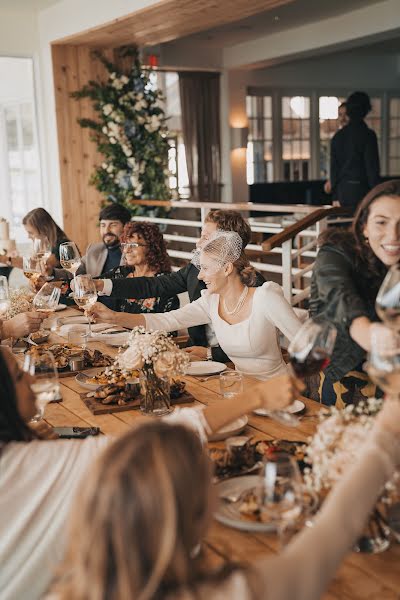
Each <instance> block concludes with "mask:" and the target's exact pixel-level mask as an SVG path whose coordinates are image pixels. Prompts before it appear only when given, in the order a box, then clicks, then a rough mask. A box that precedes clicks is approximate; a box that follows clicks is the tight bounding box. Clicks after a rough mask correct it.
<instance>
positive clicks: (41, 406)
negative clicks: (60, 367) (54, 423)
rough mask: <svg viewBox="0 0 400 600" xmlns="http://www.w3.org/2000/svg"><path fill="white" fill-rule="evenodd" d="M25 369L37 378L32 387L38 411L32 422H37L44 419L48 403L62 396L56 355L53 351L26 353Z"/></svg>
mask: <svg viewBox="0 0 400 600" xmlns="http://www.w3.org/2000/svg"><path fill="white" fill-rule="evenodd" d="M23 369H24V371H26V372H27V373H29V374H30V375H32V376H33V377H34V378H35V380H34V382H33V383H31V389H32V391H33V393H34V394H35V402H36V408H37V413H36V414H35V415H34V416H33V417H32V419H31V422H33V423H37V422H38V421H40V420H41V419H43V415H44V410H45V408H46V405H47V404H48V403H49V402H55V401H58V400H60V398H61V395H60V384H59V381H58V372H57V368H56V364H55V360H54V356H53V354H52V353H51V352H43V353H42V354H40V355H39V354H25V357H24V363H23Z"/></svg>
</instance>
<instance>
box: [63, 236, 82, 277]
mask: <svg viewBox="0 0 400 600" xmlns="http://www.w3.org/2000/svg"><path fill="white" fill-rule="evenodd" d="M60 263H61V266H62V267H63V269H66V270H67V271H69V272H70V273H72V275H73V276H74V277H75V275H76V272H77V270H78V269H79V266H80V264H81V255H80V253H79V250H78V248H77V246H76V244H75V243H74V242H64V243H63V244H60Z"/></svg>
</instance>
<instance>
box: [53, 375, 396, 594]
mask: <svg viewBox="0 0 400 600" xmlns="http://www.w3.org/2000/svg"><path fill="white" fill-rule="evenodd" d="M264 385H265V384H264ZM399 461H400V405H399V403H398V402H396V401H390V400H388V401H387V402H386V403H385V406H384V408H383V410H382V413H381V415H379V417H378V420H377V423H376V425H375V428H374V430H373V431H372V432H371V436H370V438H369V440H368V442H367V443H366V445H365V446H363V447H362V448H360V458H359V460H358V461H356V464H355V465H354V466H353V467H351V468H350V470H349V471H348V472H347V473H346V474H345V475H344V477H343V480H342V481H341V482H340V484H339V485H338V486H337V488H336V489H334V490H333V491H332V492H331V494H330V496H329V497H328V499H327V500H326V501H325V503H324V506H323V508H322V510H321V512H320V513H319V515H318V516H317V517H316V519H315V523H314V527H312V528H308V527H306V528H305V530H304V531H303V532H302V533H300V534H299V535H298V536H297V537H296V538H294V540H293V542H292V543H291V544H289V545H288V546H287V547H286V549H285V551H284V552H283V553H282V554H281V555H280V556H277V557H273V558H271V557H270V556H269V557H268V556H267V557H265V558H260V559H259V560H258V561H257V562H254V563H253V564H251V565H247V566H244V565H237V564H233V563H231V562H227V563H226V564H225V565H224V566H223V567H222V568H219V569H215V568H213V567H211V566H210V565H209V564H208V563H207V561H206V559H205V557H204V554H203V552H202V551H201V550H200V553H199V551H198V549H199V544H200V548H201V543H202V540H203V539H204V538H205V537H206V536H207V531H208V528H209V526H210V524H211V520H212V514H213V510H214V507H215V502H216V498H215V492H214V488H213V486H212V483H211V476H212V469H211V467H210V461H209V459H208V457H207V455H206V454H205V452H204V451H203V449H202V447H201V444H200V442H199V441H198V439H197V438H196V436H195V434H194V433H193V432H191V431H189V430H187V429H186V428H184V427H182V426H181V425H171V424H166V423H164V422H161V421H152V422H149V423H146V424H143V425H141V426H140V427H138V429H136V430H134V431H131V432H128V433H127V434H125V435H124V436H123V437H122V438H120V439H118V440H117V441H116V442H115V443H114V444H113V445H112V446H110V447H109V448H108V449H107V450H106V452H105V453H104V455H103V456H102V457H101V459H100V460H99V461H98V462H97V464H96V465H94V466H93V468H92V469H91V471H90V473H89V474H88V475H87V477H86V479H85V486H84V487H83V489H82V491H81V493H80V495H79V501H77V502H76V504H75V509H74V511H73V516H72V524H71V527H70V531H69V544H68V550H67V554H66V561H65V564H64V567H63V569H62V571H61V575H60V581H59V586H58V594H57V595H56V597H57V600H70V599H71V598H73V599H74V600H98V599H99V598H102V599H103V598H104V599H107V600H126V599H127V598H129V600H161V599H162V600H164V599H165V600H173V599H176V600H178V599H179V600H186V599H188V600H189V599H192V598H196V599H197V600H205V599H208V600H217V599H218V600H222V599H225V598H229V600H292V599H293V598H296V600H317V599H318V598H320V597H321V595H322V593H323V592H324V590H325V589H326V587H327V585H328V583H329V581H330V579H331V578H332V577H333V575H334V573H335V571H336V569H337V567H338V566H339V564H340V562H341V560H342V559H343V557H344V556H345V554H346V553H347V552H348V550H349V549H350V547H351V545H352V543H354V542H355V540H356V539H357V537H358V536H359V535H360V534H361V531H362V528H363V525H364V522H365V520H366V519H367V517H368V515H369V513H370V511H371V509H372V507H373V506H374V504H375V502H376V499H377V496H378V494H379V493H380V490H381V487H382V485H383V484H384V482H385V481H386V480H387V479H388V478H389V477H390V475H391V474H392V473H393V472H394V470H395V467H396V465H397V464H399ZM327 540H329V543H327ZM203 548H204V547H203Z"/></svg>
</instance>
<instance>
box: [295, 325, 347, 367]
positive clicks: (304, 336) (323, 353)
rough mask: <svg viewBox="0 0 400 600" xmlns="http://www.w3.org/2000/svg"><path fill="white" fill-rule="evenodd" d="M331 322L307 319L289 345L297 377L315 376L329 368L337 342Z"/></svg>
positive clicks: (334, 328)
mask: <svg viewBox="0 0 400 600" xmlns="http://www.w3.org/2000/svg"><path fill="white" fill-rule="evenodd" d="M336 333H337V332H336V327H335V326H334V325H333V324H332V323H330V322H329V321H318V322H317V321H314V320H313V319H307V321H305V323H303V325H302V326H301V327H300V329H299V331H298V332H297V333H296V335H295V337H294V338H293V340H292V341H291V342H290V344H289V348H288V352H289V360H290V364H291V366H292V369H293V372H294V373H295V375H296V376H297V377H300V378H304V377H308V376H309V375H314V374H315V373H318V372H319V371H322V370H323V369H325V367H327V366H328V364H329V361H330V359H331V356H332V352H333V348H334V346H335V341H336Z"/></svg>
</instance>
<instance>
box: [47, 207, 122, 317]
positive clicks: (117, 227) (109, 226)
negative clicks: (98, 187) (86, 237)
mask: <svg viewBox="0 0 400 600" xmlns="http://www.w3.org/2000/svg"><path fill="white" fill-rule="evenodd" d="M130 220H131V215H130V212H129V210H128V209H127V208H125V206H122V205H121V204H117V203H113V204H108V205H107V206H105V207H104V208H103V209H102V210H101V211H100V214H99V222H100V235H101V239H102V241H101V242H98V243H95V244H89V246H88V247H87V249H86V253H85V255H84V256H82V259H81V265H80V267H79V269H78V271H77V273H76V274H77V275H83V274H84V273H87V274H88V275H91V276H92V277H99V276H100V275H102V274H103V273H106V272H107V271H110V270H111V269H114V268H115V267H118V266H119V265H120V264H121V263H122V252H121V245H120V240H119V238H120V236H121V235H122V232H123V230H124V225H125V223H128V222H129V221H130ZM54 275H55V277H56V279H71V277H72V276H71V274H70V273H68V272H67V271H65V270H64V269H54ZM101 301H102V302H103V304H105V305H106V306H108V307H109V308H114V307H113V305H114V303H115V302H113V301H112V300H111V299H107V298H103V299H101Z"/></svg>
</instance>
